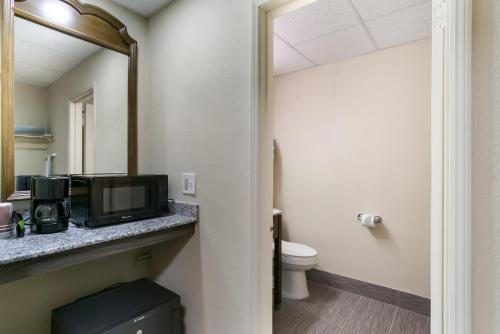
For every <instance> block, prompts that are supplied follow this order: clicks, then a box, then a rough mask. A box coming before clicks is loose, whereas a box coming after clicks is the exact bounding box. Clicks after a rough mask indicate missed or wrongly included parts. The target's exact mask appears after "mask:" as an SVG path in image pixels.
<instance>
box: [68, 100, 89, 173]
mask: <svg viewBox="0 0 500 334" xmlns="http://www.w3.org/2000/svg"><path fill="white" fill-rule="evenodd" d="M94 130H95V111H94V92H93V90H89V91H87V92H85V93H84V94H82V95H80V96H79V97H77V98H75V99H74V100H73V101H71V103H70V117H69V138H70V145H69V159H70V161H69V170H70V174H92V173H94Z"/></svg>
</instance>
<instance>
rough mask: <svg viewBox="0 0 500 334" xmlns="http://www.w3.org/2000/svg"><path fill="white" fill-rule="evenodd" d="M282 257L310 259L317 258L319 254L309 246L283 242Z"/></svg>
mask: <svg viewBox="0 0 500 334" xmlns="http://www.w3.org/2000/svg"><path fill="white" fill-rule="evenodd" d="M281 255H282V256H285V257H286V256H288V257H299V258H308V257H316V256H317V255H318V252H317V251H316V250H315V249H314V248H311V247H309V246H306V245H302V244H298V243H295V242H289V241H284V240H282V241H281Z"/></svg>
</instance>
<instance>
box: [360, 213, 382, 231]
mask: <svg viewBox="0 0 500 334" xmlns="http://www.w3.org/2000/svg"><path fill="white" fill-rule="evenodd" d="M358 220H359V221H360V222H361V225H362V226H364V227H368V228H374V227H375V226H377V223H380V221H381V218H380V217H379V216H374V215H368V214H364V213H362V214H359V215H358Z"/></svg>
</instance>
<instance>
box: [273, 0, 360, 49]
mask: <svg viewBox="0 0 500 334" xmlns="http://www.w3.org/2000/svg"><path fill="white" fill-rule="evenodd" d="M357 23H359V22H358V19H357V17H356V16H355V15H354V13H353V12H352V10H351V8H350V7H349V5H348V4H347V1H346V0H318V1H316V2H314V3H312V4H310V5H307V6H304V7H302V8H300V9H298V10H295V11H292V12H289V13H287V14H285V15H283V16H279V17H277V18H276V19H275V21H274V31H275V32H276V33H277V34H278V35H279V36H280V37H281V38H283V39H284V40H285V41H287V42H288V43H290V44H297V43H299V42H303V41H306V40H309V39H313V38H316V37H319V36H322V35H325V34H327V33H330V32H333V31H336V30H340V29H343V28H346V27H349V26H352V25H355V24H357Z"/></svg>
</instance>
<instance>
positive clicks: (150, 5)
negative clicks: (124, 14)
mask: <svg viewBox="0 0 500 334" xmlns="http://www.w3.org/2000/svg"><path fill="white" fill-rule="evenodd" d="M112 1H114V2H116V3H119V4H120V5H122V6H123V7H126V8H128V9H130V10H132V11H134V12H136V13H138V14H141V15H142V16H145V17H150V16H151V15H153V14H154V13H156V12H157V11H158V10H159V9H160V8H162V7H163V6H165V5H166V4H167V3H169V2H170V1H172V0H112Z"/></svg>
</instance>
